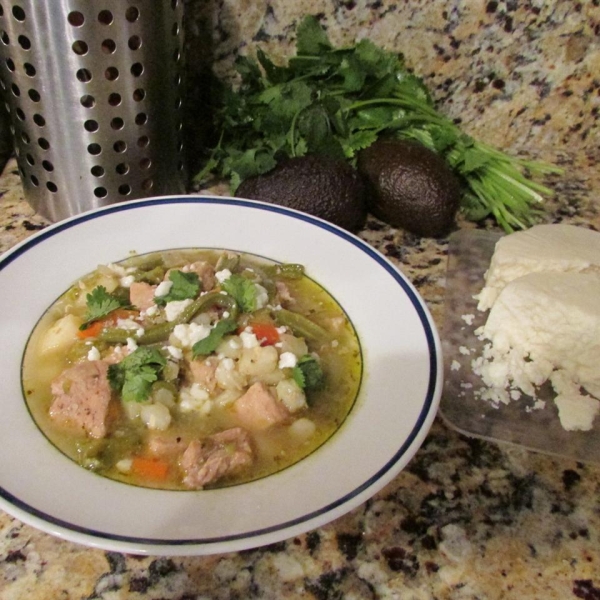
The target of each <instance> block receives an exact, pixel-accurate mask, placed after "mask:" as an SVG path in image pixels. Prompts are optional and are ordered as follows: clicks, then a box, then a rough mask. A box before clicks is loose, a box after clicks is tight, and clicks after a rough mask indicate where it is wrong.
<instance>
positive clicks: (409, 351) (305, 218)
mask: <svg viewBox="0 0 600 600" xmlns="http://www.w3.org/2000/svg"><path fill="white" fill-rule="evenodd" d="M189 247H198V248H225V249H230V250H234V251H238V252H246V253H251V254H255V255H260V256H263V257H267V258H270V259H274V260H277V261H281V262H295V263H302V264H303V265H305V267H306V270H307V273H308V274H309V275H310V276H311V277H312V278H314V279H315V280H316V281H317V282H319V283H320V284H322V285H323V286H324V287H325V288H326V289H327V290H328V291H329V292H330V293H331V294H332V295H333V296H334V297H335V298H336V299H337V301H338V302H339V303H340V304H341V305H342V307H343V309H344V310H345V311H346V313H347V314H348V316H349V318H350V319H351V321H352V323H353V325H354V327H355V328H356V331H357V333H358V336H359V339H360V342H361V348H362V353H363V361H364V371H363V379H362V383H361V388H360V391H359V395H358V398H357V401H356V402H355V405H354V407H353V409H352V411H351V412H350V414H349V416H348V417H347V419H346V421H345V422H344V423H343V425H342V426H341V427H340V429H339V430H338V431H337V432H336V433H335V434H334V435H333V436H332V437H331V438H330V439H329V440H328V441H327V442H326V443H325V444H324V445H323V446H322V447H321V448H319V449H318V450H317V451H315V452H314V453H313V454H311V455H310V456H308V457H307V458H305V459H303V460H302V461H300V462H299V463H297V464H295V465H293V466H292V467H289V468H287V469H285V470H283V471H281V472H279V473H277V474H275V475H271V476H269V477H266V478H263V479H261V480H258V481H254V482H251V483H247V484H243V485H238V486H233V487H229V488H224V489H216V490H204V491H161V490H152V489H146V488H139V487H134V486H131V485H127V484H124V483H119V482H116V481H113V480H110V479H106V478H104V477H101V476H99V475H96V474H94V473H92V472H89V471H87V470H85V469H83V468H82V467H80V466H78V465H77V464H75V463H74V462H73V461H71V460H70V459H68V458H67V457H66V456H64V455H63V454H62V453H61V452H60V451H59V450H57V449H56V448H55V447H54V446H53V445H52V444H51V443H50V442H49V441H48V440H47V439H46V437H45V436H44V435H43V434H42V433H41V431H40V430H39V429H38V427H37V426H36V424H35V423H34V421H33V419H32V418H31V416H30V413H29V412H28V409H27V406H26V403H25V400H24V397H23V391H22V387H21V376H20V374H21V364H22V359H23V353H24V349H25V346H26V344H27V340H28V337H29V335H30V333H31V331H32V330H33V328H34V326H35V325H36V323H37V321H38V319H39V318H40V317H41V316H42V314H43V313H44V312H45V311H46V309H47V308H48V307H49V306H50V305H51V304H52V303H53V302H54V301H55V300H56V299H57V298H58V297H59V296H60V295H61V294H62V293H63V292H64V291H65V290H66V289H67V288H68V287H69V286H70V285H72V284H73V283H74V282H75V281H76V280H77V279H78V278H79V277H81V276H82V275H84V274H86V273H88V272H90V271H92V270H94V269H95V268H96V267H97V266H98V265H99V264H105V263H109V262H116V261H119V260H122V259H123V258H126V257H127V256H128V255H129V254H130V252H131V251H136V252H138V253H140V254H141V253H146V252H151V251H156V250H166V249H172V248H189ZM0 289H1V290H2V293H1V295H0V315H2V317H1V321H0V339H2V340H4V343H3V349H2V353H1V359H0V360H1V362H0V369H1V373H2V379H3V386H2V392H3V394H2V411H1V414H0V440H2V453H1V454H0V507H1V508H3V509H4V510H5V511H6V512H8V513H10V514H12V515H13V516H15V517H17V518H18V519H20V520H21V521H23V522H25V523H28V524H30V525H33V526H34V527H37V528H39V529H42V530H44V531H46V532H48V533H51V534H54V535H57V536H60V537H62V538H64V539H68V540H71V541H75V542H79V543H82V544H86V545H90V546H95V547H99V548H103V549H109V550H116V551H122V552H128V553H137V554H163V555H183V554H209V553H216V552H227V551H234V550H235V551H237V550H241V549H246V548H251V547H256V546H260V545H264V544H268V543H273V542H277V541H281V540H284V539H287V538H289V537H292V536H294V535H298V534H300V533H303V532H305V531H308V530H310V529H313V528H315V527H318V526H321V525H323V524H325V523H327V522H329V521H331V520H333V519H335V518H337V517H340V516H341V515H343V514H344V513H346V512H347V511H349V510H351V509H353V508H355V507H357V506H359V505H360V504H361V503H363V502H364V501H365V500H367V499H368V498H369V497H371V496H372V495H373V494H375V493H376V492H377V491H378V490H380V489H381V488H382V487H383V486H384V485H385V484H386V483H388V482H389V481H391V480H392V479H393V478H394V477H395V476H396V475H397V474H398V473H399V472H400V471H401V470H402V469H403V468H404V467H405V466H406V464H407V463H408V462H409V460H410V459H411V457H412V456H413V455H414V453H415V452H416V451H417V449H418V448H419V446H420V445H421V443H422V442H423V439H424V438H425V436H426V434H427V431H428V430H429V427H430V425H431V423H432V421H433V419H434V417H435V414H436V410H437V407H438V403H439V398H440V394H441V385H442V357H441V350H440V342H439V339H438V334H437V332H436V328H435V325H434V323H433V321H432V319H431V317H430V314H429V312H428V310H427V308H426V306H425V304H424V302H423V301H422V299H421V298H420V297H419V295H418V293H417V292H416V290H415V289H414V288H413V286H412V285H411V284H410V283H409V282H408V281H407V279H406V278H405V277H404V276H403V275H402V273H401V272H400V271H399V270H398V269H396V268H395V267H394V266H393V265H392V264H391V263H390V262H389V261H388V260H387V259H386V258H385V257H384V256H383V255H381V254H380V253H378V252H377V251H376V250H374V249H373V248H372V247H371V246H369V245H368V244H366V243H365V242H363V241H362V240H360V239H359V238H358V237H356V236H354V235H352V234H349V233H348V232H346V231H344V230H342V229H340V228H338V227H335V226H334V225H331V224H330V223H327V222H325V221H322V220H319V219H317V218H314V217H312V216H309V215H306V214H304V213H299V212H296V211H292V210H289V209H285V208H282V207H279V206H274V205H271V204H264V203H260V202H254V201H247V200H239V199H233V198H226V197H207V196H197V197H196V196H185V197H161V198H151V199H146V200H142V201H138V202H131V203H123V204H117V205H113V206H110V207H107V208H103V209H100V210H95V211H91V212H88V213H85V214H82V215H79V216H77V217H73V218H71V219H68V220H66V221H63V222H60V223H57V224H55V225H52V226H50V227H48V228H47V229H44V230H42V231H40V232H39V233H37V234H36V235H34V236H32V237H30V238H29V239H27V240H26V241H24V242H22V243H21V244H19V245H18V246H16V247H14V248H13V249H12V250H11V251H9V252H8V253H6V254H4V255H3V256H2V257H0Z"/></svg>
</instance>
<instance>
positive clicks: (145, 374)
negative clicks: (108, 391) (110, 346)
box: [108, 346, 167, 402]
mask: <svg viewBox="0 0 600 600" xmlns="http://www.w3.org/2000/svg"><path fill="white" fill-rule="evenodd" d="M166 364H167V359H166V358H165V357H164V356H163V355H162V354H161V352H160V351H159V350H157V349H156V348H148V347H147V346H140V347H139V348H137V349H136V350H134V351H133V352H132V353H131V354H129V355H128V356H126V357H125V358H124V359H123V360H122V361H121V362H120V363H116V364H114V365H110V366H109V367H108V380H109V382H110V385H111V387H112V389H113V390H115V391H117V392H119V393H120V394H121V398H122V399H123V401H125V402H144V401H145V400H147V399H148V398H149V397H150V391H151V389H152V384H153V383H154V382H155V381H157V379H158V377H159V375H160V373H161V372H162V370H163V368H164V367H165V365H166Z"/></svg>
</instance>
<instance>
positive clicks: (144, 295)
mask: <svg viewBox="0 0 600 600" xmlns="http://www.w3.org/2000/svg"><path fill="white" fill-rule="evenodd" d="M155 290H156V286H154V285H150V284H149V283H146V282H145V281H134V282H133V283H132V284H131V285H130V286H129V302H131V304H133V306H135V307H136V308H139V309H140V310H148V309H149V308H150V307H152V306H154V291H155Z"/></svg>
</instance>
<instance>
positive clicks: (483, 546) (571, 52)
mask: <svg viewBox="0 0 600 600" xmlns="http://www.w3.org/2000/svg"><path fill="white" fill-rule="evenodd" d="M186 8H187V10H188V14H189V16H190V22H191V23H192V25H193V26H190V27H189V29H190V30H191V31H193V32H196V33H197V36H198V39H199V40H200V41H199V42H198V41H197V43H196V45H193V47H194V48H196V49H200V50H202V49H204V50H205V49H206V48H210V49H211V50H212V53H213V55H214V60H215V68H216V69H217V71H218V72H219V73H220V74H222V75H223V76H229V75H230V73H231V64H232V61H233V59H234V58H235V56H236V55H237V54H238V53H252V52H253V50H254V49H255V47H256V46H257V45H260V46H261V47H262V48H264V49H265V50H267V51H268V52H271V53H274V54H277V55H279V56H281V57H284V56H286V55H288V54H289V53H290V52H292V50H293V38H292V34H293V31H294V28H295V25H296V22H297V21H298V19H300V18H301V16H302V15H303V14H306V13H313V14H319V15H321V17H322V20H323V23H324V24H325V25H326V26H327V27H328V30H329V34H330V36H331V39H332V41H333V42H334V43H336V44H339V43H350V42H352V41H353V40H355V39H357V38H361V37H369V38H370V39H372V40H373V41H375V42H376V43H379V44H381V45H383V46H385V47H387V48H388V49H396V50H397V51H399V52H403V53H404V54H405V56H406V61H407V63H408V64H409V65H410V66H411V67H412V68H414V69H415V71H416V72H417V73H418V74H420V75H422V76H423V77H424V78H425V79H426V81H427V83H428V85H430V86H431V89H432V90H433V92H434V95H435V97H436V98H437V99H438V101H439V106H440V108H441V110H443V111H444V112H446V113H447V114H449V115H451V116H452V117H453V118H456V119H460V121H461V123H462V126H463V127H464V129H465V131H467V132H468V133H470V134H472V135H474V136H476V137H478V138H480V139H485V140H486V141H488V142H489V143H491V144H493V145H495V146H498V147H500V148H503V149H505V150H506V151H508V152H511V153H514V154H518V155H522V156H528V157H532V158H541V159H544V160H548V161H551V162H555V163H558V164H561V165H563V166H564V167H565V174H564V175H562V176H560V177H558V176H553V177H552V178H549V179H548V180H547V182H546V183H548V184H549V185H551V186H552V187H553V188H554V189H555V191H556V196H555V198H553V199H552V200H549V201H548V202H547V203H546V205H545V206H546V214H545V217H544V218H545V220H547V221H565V222H569V223H575V224H580V225H587V226H592V227H594V228H595V229H597V230H600V197H599V190H600V174H599V169H598V164H597V163H598V159H599V158H600V135H599V132H600V128H599V127H598V112H599V107H600V7H599V2H598V1H597V0H589V1H582V2H572V1H565V0H562V1H555V2H543V1H541V0H539V1H538V0H533V1H531V0H530V1H526V2H513V1H507V2H501V1H495V0H490V1H489V2H485V1H466V0H464V1H459V0H453V1H450V0H447V1H443V0H433V1H427V0H415V1H412V2H406V3H396V2H392V1H390V0H376V1H367V2H365V1H364V0H346V1H337V0H336V1H335V2H317V1H315V0H304V1H303V2H301V3H292V2H289V1H285V0H253V1H252V2H250V1H249V0H216V1H215V2H212V3H206V2H202V1H200V0H195V1H189V2H188V3H187V5H186ZM206 32H209V34H210V40H211V41H210V43H209V42H208V41H207V39H206V37H205V36H206ZM203 36H204V37H203ZM0 196H1V197H0V250H1V251H5V250H7V249H8V248H10V247H12V246H14V244H16V243H18V242H19V241H21V240H22V239H25V238H26V237H27V236H29V235H31V234H32V233H33V232H35V231H36V230H38V229H40V228H42V227H44V225H45V221H44V220H43V219H42V218H41V217H39V216H36V215H35V214H34V213H33V211H32V210H31V209H30V208H29V206H28V205H27V203H26V202H25V201H24V199H23V192H22V188H21V185H20V181H19V178H18V174H17V170H16V164H15V162H14V161H11V162H9V164H8V165H7V167H6V169H5V170H4V173H3V174H2V176H1V177H0ZM459 226H460V227H474V226H475V225H474V224H471V223H464V222H460V223H459ZM478 226H479V227H488V228H493V224H492V223H483V224H479V225H478ZM360 235H361V237H362V238H363V239H365V240H367V241H368V242H369V243H371V244H372V245H373V246H374V247H376V248H378V249H379V250H381V251H382V252H383V253H384V254H385V255H387V256H388V257H389V258H390V260H392V261H393V262H394V263H395V264H397V265H398V266H399V267H400V268H401V270H402V271H403V272H404V273H405V274H406V275H407V277H408V278H409V279H410V280H411V281H412V282H413V283H414V284H415V286H416V287H417V289H418V290H419V292H420V293H421V294H422V295H423V297H424V299H425V301H426V302H427V305H428V306H429V308H430V310H431V312H432V314H433V317H434V319H435V321H436V322H437V323H438V325H440V326H441V325H442V323H443V314H444V289H445V266H446V264H445V263H446V252H447V240H445V239H440V240H432V239H421V238H417V237H415V236H412V235H410V234H407V233H405V232H403V231H401V230H396V229H392V228H390V227H389V226H387V225H386V224H384V223H382V222H380V221H378V220H376V219H374V218H370V219H369V221H368V224H367V227H366V228H365V230H364V231H362V232H361V233H360ZM0 293H5V292H4V291H1V292H0ZM599 494H600V467H595V466H593V465H584V464H581V463H575V462H572V461H569V460H561V459H557V458H551V457H547V456H543V455H539V454H535V453H531V452H527V451H525V450H521V449H517V448H511V447H507V446H502V445H496V444H493V443H488V442H483V441H479V440H475V439H470V438H467V437H465V436H462V435H460V434H458V433H456V432H454V431H453V430H451V429H450V428H449V427H448V426H446V425H445V424H444V423H443V422H442V421H441V419H438V420H436V422H435V423H434V426H433V427H432V429H431V432H430V433H429V435H428V437H427V439H426V440H425V443H424V444H423V446H422V448H421V449H420V450H419V451H418V453H417V454H416V456H415V457H414V459H413V460H412V461H411V462H410V464H409V465H408V468H407V469H406V470H405V471H404V472H402V473H401V474H400V475H399V476H398V477H396V479H394V480H393V481H392V482H391V483H390V484H388V486H387V487H385V488H384V489H383V490H382V491H381V492H379V493H378V494H377V495H376V496H375V497H373V498H372V499H371V500H369V501H368V502H366V503H365V504H364V505H362V506H361V507H359V508H357V509H355V510H354V511H352V512H351V513H349V514H347V515H346V516H344V517H342V518H340V519H338V520H337V521H335V522H333V523H331V524H329V525H327V526H324V527H322V528H320V529H318V530H315V531H312V532H309V533H307V534H305V535H301V536H298V537H296V538H293V539H290V540H287V541H285V542H281V543H279V544H276V545H273V546H269V547H265V548H260V549H256V550H249V551H244V552H240V553H233V554H221V555H215V556H210V557H193V558H165V557H155V556H150V557H135V556H128V555H122V554H118V553H111V552H103V551H101V550H97V549H88V548H85V547H82V546H79V545H76V544H73V543H70V542H65V541H61V540H58V539H55V538H53V537H51V536H49V535H47V534H44V533H41V532H39V531H37V530H35V529H33V528H31V527H29V526H27V525H24V524H22V523H21V522H20V521H18V520H16V519H14V518H12V517H10V516H8V515H7V514H4V513H0V599H1V600H20V599H24V598H27V600H40V599H48V600H49V599H60V600H80V599H81V600H83V599H89V600H92V599H102V600H109V599H110V600H115V599H123V598H131V599H140V600H143V599H153V600H159V599H169V600H192V599H193V600H204V599H223V600H228V599H237V598H239V599H246V598H264V599H295V598H298V599H299V598H303V599H304V598H309V599H310V598H313V599H316V600H330V599H331V600H333V599H342V598H348V599H356V600H358V599H375V598H391V599H403V600H404V599H407V600H413V599H414V600H417V599H419V600H426V599H436V600H450V599H451V600H475V599H480V600H481V599H490V600H496V599H503V598H511V599H512V598H515V599H519V600H534V599H544V600H554V599H556V600H564V599H569V598H583V599H587V600H594V599H598V598H600V575H599V572H600V503H599V500H598V498H599Z"/></svg>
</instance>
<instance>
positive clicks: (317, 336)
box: [274, 308, 331, 342]
mask: <svg viewBox="0 0 600 600" xmlns="http://www.w3.org/2000/svg"><path fill="white" fill-rule="evenodd" d="M274 314H275V321H276V323H277V324H278V325H285V326H286V327H289V328H290V329H291V330H292V331H293V332H294V335H297V336H299V337H304V338H308V339H309V340H314V341H317V342H325V341H327V340H329V339H330V338H331V336H330V334H329V333H328V332H327V331H326V330H325V329H323V327H321V326H320V325H317V324H316V323H315V322H314V321H311V320H310V319H309V318H307V317H305V316H304V315H301V314H300V313H296V312H292V311H291V310H286V309H285V308H282V309H281V310H278V311H275V313H274Z"/></svg>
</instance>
